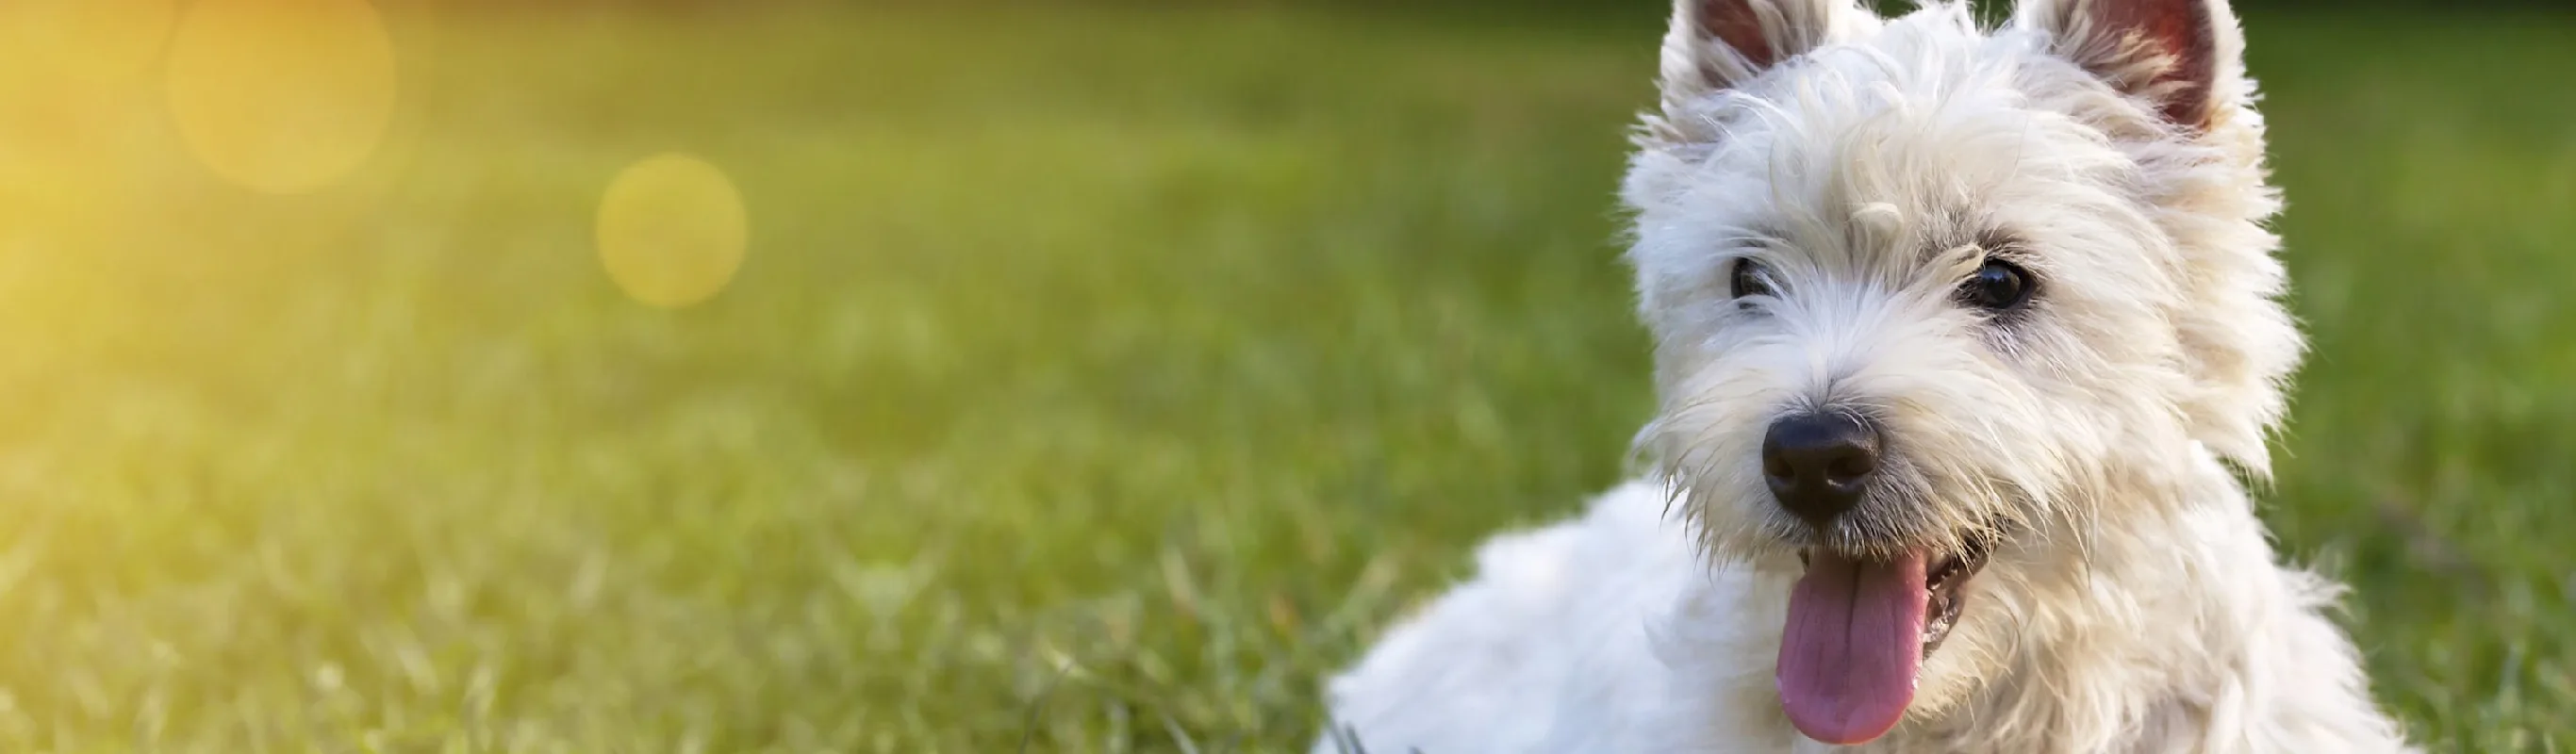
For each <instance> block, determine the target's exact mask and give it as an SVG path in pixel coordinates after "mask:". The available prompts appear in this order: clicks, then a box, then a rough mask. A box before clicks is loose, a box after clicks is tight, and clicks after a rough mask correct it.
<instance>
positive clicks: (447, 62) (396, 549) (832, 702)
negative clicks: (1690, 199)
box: [0, 6, 2576, 753]
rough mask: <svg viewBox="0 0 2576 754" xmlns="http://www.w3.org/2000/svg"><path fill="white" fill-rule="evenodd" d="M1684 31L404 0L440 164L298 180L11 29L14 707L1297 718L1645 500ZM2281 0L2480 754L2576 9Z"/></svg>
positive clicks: (2302, 259) (2318, 330)
mask: <svg viewBox="0 0 2576 754" xmlns="http://www.w3.org/2000/svg"><path fill="white" fill-rule="evenodd" d="M1631 15H1632V16H1633V17H1631V18H1627V19H1626V20H1622V21H1616V22H1606V21H1605V22H1598V23H1588V22H1587V23H1575V24H1566V23H1557V22H1554V21H1549V20H1544V19H1524V20H1513V19H1511V18H1508V17H1506V18H1493V17H1480V18H1478V19H1477V20H1475V21H1474V22H1472V23H1459V22H1453V21H1447V20H1443V19H1440V18H1436V17H1431V16H1417V15H1408V16H1366V15H1352V14H1344V15H1333V14H1326V13H1320V12H1287V11H1250V10H1231V11H1216V10H1209V11H1191V12H1172V11H1143V10H1129V11H1110V10H1097V11H1065V10H1032V9H1021V10H1015V11H1010V12H1007V13H1004V12H986V13H974V12H966V11H944V12H936V13H931V12H892V11H873V12H870V11H776V12H750V13H735V14H731V15H719V14H697V15H691V16H685V17H684V16H681V15H677V14H673V15H662V16H654V15H639V14H632V13H625V14H619V13H600V12H591V13H580V14H575V13H571V12H562V13H554V14H537V13H524V14H517V15H498V14H495V15H474V14H460V13H450V14H446V15H439V16H432V15H430V14H427V13H424V12H421V11H420V10H418V8H417V7H416V6H395V7H393V9H392V10H390V11H389V12H388V13H387V14H386V16H385V18H386V19H387V20H388V22H389V24H390V28H391V29H392V35H393V39H394V42H395V45H394V49H395V50H396V51H397V53H398V55H399V57H398V60H399V61H400V68H399V70H400V72H401V78H400V81H401V90H400V92H401V93H400V97H399V98H398V99H397V100H396V102H397V105H396V107H395V110H394V115H393V121H392V123H393V125H392V128H391V131H390V135H389V137H388V139H387V141H386V142H385V144H384V146H383V147H382V148H381V149H379V150H378V151H377V152H376V153H375V154H374V157H373V159H372V160H371V161H369V162H367V163H366V164H365V166H364V167H363V168H361V169H360V170H359V172H357V173H356V174H355V175H353V176H351V177H350V178H349V179H348V180H346V181H344V182H341V183H339V184H336V185H334V186H332V187H330V188H327V189H324V190H321V191H318V192H314V193H308V194H301V195H285V196H279V195H268V194H261V193H257V192H252V191H246V190H243V189H240V188H236V187H234V186H232V185H230V184H228V183H226V182H224V181H222V180H220V179H219V178H217V177H215V175H214V174H212V173H209V172H208V171H207V170H205V169H203V168H200V167H198V166H197V164H196V162H195V161H193V160H191V159H190V154H189V152H188V151H187V149H186V148H185V146H184V145H183V144H181V143H180V141H179V139H178V138H177V137H175V136H174V135H173V133H172V129H171V127H170V125H169V124H168V123H167V122H166V121H167V120H168V118H167V117H165V116H164V115H163V114H162V107H163V106H162V104H161V103H162V99H161V97H160V95H159V94H158V91H159V90H158V89H157V88H156V87H158V84H157V83H155V81H154V79H153V78H152V76H151V75H150V74H149V73H148V71H147V72H146V73H138V74H132V75H130V76H127V77H125V78H115V77H109V78H107V79H103V80H102V81H99V82H93V81H82V82H65V81H59V80H50V79H47V78H46V75H47V74H46V73H45V72H46V71H48V70H51V69H29V68H25V67H13V68H12V69H11V70H12V71H13V72H12V73H9V74H7V77H5V78H0V82H6V83H7V85H8V86H11V87H15V88H13V89H8V90H6V91H7V92H9V93H10V94H9V96H10V97H12V98H14V100H15V101H17V102H20V103H33V106H31V107H30V108H22V109H20V110H18V111H15V112H13V113H12V114H11V115H10V116H9V118H10V119H9V120H5V121H0V139H5V141H0V157H5V158H6V160H5V161H0V200H5V203H0V221H5V222H0V271H5V274H0V344H5V345H0V395H7V396H9V397H10V400H9V401H8V404H9V408H8V409H7V410H6V411H0V749H5V750H7V751H51V752H65V753H68V752H104V751H167V752H266V751H328V752H355V751H380V752H485V751H491V752H501V751H510V752H521V751H525V752H666V751H682V752H824V751H836V752H906V753H909V752H1007V751H1050V752H1051V751H1069V752H1083V751H1101V752H1121V751H1198V752H1216V751H1286V750H1290V749H1292V748H1294V747H1297V746H1299V745H1301V744H1302V743H1303V741H1304V740H1305V739H1306V737H1307V736H1309V735H1310V734H1311V731H1312V729H1313V726H1314V725H1315V724H1316V723H1317V709H1316V708H1315V702H1314V700H1315V685H1316V681H1317V679H1318V676H1319V674H1321V673H1323V672H1324V671H1326V670H1328V669H1330V668H1332V667H1335V666H1337V665H1339V664H1340V663H1342V662H1344V661H1346V660H1348V659H1349V658H1351V657H1352V656H1353V654H1354V653H1355V652H1357V651H1358V649H1359V648H1360V647H1361V646H1363V643H1364V642H1365V641H1366V640H1367V639H1368V638H1369V637H1370V636H1371V635H1372V634H1373V632H1374V631H1375V630H1377V629H1378V628H1379V627H1382V626H1383V625H1384V624H1385V623H1386V621H1388V620H1389V619H1391V618H1392V617H1394V616H1397V615H1398V614H1400V613H1401V611H1403V610H1404V609H1405V608H1406V607H1407V606H1408V605H1409V604H1412V603H1413V602H1414V601H1416V600H1418V599H1420V598H1422V597H1423V596H1425V595H1426V594H1428V593H1430V591H1431V590H1433V589H1436V588H1438V587H1439V586H1440V585H1441V584H1442V583H1444V582H1445V581H1446V580H1448V579H1452V578H1455V577H1457V576H1459V575H1461V574H1462V572H1463V568H1464V566H1465V557H1464V556H1465V553H1466V551H1467V548H1469V547H1470V546H1472V544H1473V543H1474V542H1475V541H1477V540H1478V539H1479V538H1480V537H1482V536H1484V535H1485V534H1487V533H1489V532H1491V531H1493V530H1495V529H1497V528H1499V527H1505V526H1512V525H1520V524H1529V523H1536V522H1540V521H1544V520H1547V519H1548V518H1550V517H1553V516H1557V515H1561V514H1563V513H1566V512H1568V511H1570V510H1571V509H1573V508H1574V506H1576V505H1578V504H1579V503H1580V501H1581V500H1582V498H1583V497H1584V496H1585V495H1587V494H1588V493H1590V492H1592V491H1596V490H1598V489H1601V488H1603V487H1605V486H1607V485H1609V484H1610V483H1612V482H1613V481H1615V480H1616V479H1618V478H1619V475H1620V473H1621V471H1622V467H1621V462H1622V456H1623V452H1624V449H1625V443H1626V441H1627V439H1628V437H1629V436H1630V434H1631V432H1632V430H1633V429H1634V427H1635V426H1636V425H1637V424H1638V423H1639V422H1640V421H1641V420H1643V419H1644V418H1645V416H1646V412H1647V410H1648V407H1649V396H1648V393H1647V383H1646V375H1645V365H1646V343H1645V340H1644V338H1643V337H1642V335H1641V334H1640V333H1639V332H1638V331H1637V330H1636V329H1635V327H1634V326H1633V325H1632V324H1631V321H1630V319H1629V315H1628V313H1627V294H1626V278H1625V272H1624V271H1623V270H1622V269H1621V268H1620V266H1619V265H1618V263H1617V259H1616V249H1615V248H1614V247H1613V246H1612V245H1611V243H1610V241H1609V239H1610V238H1611V237H1612V235H1613V232H1614V225H1613V223H1614V217H1613V216H1612V214H1611V206H1610V201H1609V195H1610V191H1611V189H1612V186H1613V184H1614V181H1615V178H1616V175H1617V169H1618V162H1619V159H1620V154H1621V151H1622V148H1623V143H1622V139H1623V133H1622V129H1623V127H1624V125H1625V123H1626V120H1627V118H1628V116H1629V114H1630V113H1632V112H1634V111H1635V110H1636V109H1638V108H1639V107H1640V106H1642V105H1643V104H1644V103H1646V102H1647V101H1648V100H1649V99H1650V92H1648V91H1647V89H1646V82H1647V79H1648V76H1649V70H1650V68H1651V54H1652V51H1651V49H1650V47H1649V44H1650V42H1651V41H1652V39H1653V35H1654V33H1655V30H1654V29H1653V28H1652V24H1653V19H1654V16H1655V15H1656V14H1655V13H1654V12H1652V9H1649V10H1648V11H1641V12H1639V13H1637V14H1631ZM1632 21H1633V23H1631V22H1632ZM2249 26H2250V29H2251V34H2252V38H2253V49H2254V59H2253V61H2252V65H2253V68H2254V70H2255V72H2256V74H2257V75H2258V76H2261V77H2263V78H2264V79H2265V81H2266V82H2267V84H2268V87H2269V91H2270V99H2269V108H2270V113H2271V116H2272V119H2273V124H2274V134H2275V140H2276V147H2277V148H2276V155H2277V163H2278V168H2279V178H2280V182H2281V183H2282V184H2283V185H2285V186H2286V187H2287V190H2288V192H2289V196H2290V197H2291V202H2292V209H2291V211H2290V213H2289V214H2288V216H2287V217H2286V218H2285V219H2284V220H2283V222H2282V223H2281V226H2280V227H2281V229H2282V230H2283V232H2284V233H2285V234H2286V235H2287V237H2288V239H2289V254H2290V260H2291V263H2292V266H2293V268H2294V270H2295V274H2296V276H2297V279H2298V281H2299V295H2298V298H2297V308H2298V310H2299V312H2300V313H2301V315H2302V316H2303V317H2304V318H2305V320H2306V321H2307V322H2308V323H2309V325H2310V328H2311V330H2312V332H2313V334H2314V336H2315V346H2316V348H2315V351H2316V356H2315V358H2314V359H2313V361H2312V364H2311V366H2310V367H2309V368H2308V369H2307V371H2306V372H2305V375H2304V379H2303V387H2302V388H2301V390H2300V393H2299V398H2298V402H2297V408H2296V417H2297V418H2296V421H2295V424H2294V426H2293V427H2292V431H2291V433H2290V435H2289V436H2288V437H2287V438H2286V439H2285V441H2284V443H2283V445H2282V448H2281V451H2282V452H2281V454H2280V462H2279V465H2280V480H2279V484H2278V487H2277V490H2275V491H2274V493H2273V494H2271V495H2269V496H2268V500H2267V503H2266V512H2267V517H2268V519H2269V520H2270V521H2271V522H2273V524H2274V525H2275V526H2276V528H2277V531H2278V532H2279V535H2280V539H2281V541H2282V543H2283V545H2284V546H2285V547H2286V548H2287V549H2288V550H2289V551H2291V552H2293V553H2296V554H2297V555H2299V556H2301V557H2303V558H2307V559H2310V560H2314V561H2317V562H2321V563H2323V564H2324V565H2325V566H2326V567H2327V568H2329V569H2330V570H2331V571H2332V572H2334V573H2336V574H2338V575H2340V576H2342V577H2344V578H2347V579H2349V580H2350V581H2352V582H2353V584H2354V585H2355V586H2356V589H2355V591H2354V593H2353V595H2352V597H2351V599H2350V605H2351V609H2350V619H2351V624H2352V625H2353V626H2355V631H2356V633H2357V634H2358V636H2359V638H2360V640H2361V642H2362V643H2363V644H2364V645H2365V646H2366V647H2367V650H2368V653H2369V657H2370V664H2371V669H2372V670H2373V672H2374V673H2375V675H2376V678H2377V684H2378V691H2379V695H2380V697H2381V698H2382V699H2384V700H2385V701H2386V702H2387V703H2389V704H2390V705H2392V706H2393V707H2394V709H2396V710H2398V711H2399V712H2401V713H2402V714H2403V716H2404V717H2405V718H2406V719H2407V720H2408V721H2409V723H2410V725H2411V727H2412V729H2413V730H2414V731H2415V732H2416V733H2417V735H2418V736H2419V737H2420V738H2421V739H2423V740H2424V741H2426V742H2427V743H2429V744H2431V745H2432V748H2434V749H2435V750H2440V751H2451V750H2459V751H2545V750H2552V749H2564V748H2567V747H2570V746H2576V702H2571V699H2576V636H2571V634H2576V608H2571V606H2570V605H2571V602H2576V549H2571V547H2570V546H2569V545H2568V542H2569V541H2570V540H2571V535H2576V467H2571V466H2570V463H2571V459H2576V431H2571V429H2570V428H2571V427H2576V390H2571V389H2570V388H2569V386H2570V385H2571V384H2576V343H2571V341H2570V340H2569V338H2570V334H2571V333H2576V304H2571V303H2570V301H2569V297H2568V296H2567V295H2566V292H2567V291H2568V290H2569V286H2570V285H2576V240H2571V239H2576V211H2571V210H2576V125H2571V124H2576V96H2571V95H2569V94H2566V93H2564V92H2562V91H2554V90H2553V89H2552V88H2551V87H2553V86H2556V84H2551V83H2549V82H2558V83H2563V80H2564V79H2565V78H2566V76H2565V74H2566V73H2567V72H2570V71H2576V17H2571V16H2564V15H2562V16H2555V17H2552V16H2539V15H2526V16H2514V17H2493V18H2482V19H2468V20H2456V19H2455V20H2447V21H2432V20H2428V19H2423V18H2413V17H2398V16H2384V17H2371V16H2358V15H2353V16H2326V15H2318V16H2257V17H2254V18H2252V19H2251V20H2250V21H2249ZM2562 88H2563V87H2562ZM39 96H42V97H45V98H47V99H41V100H40V99H35V98H37V97H39ZM670 150H680V151H687V152H691V153H694V154H697V155H699V156H701V157H703V158H705V159H706V160H707V161H708V162H710V163H712V164H714V165H717V166H720V167H721V168H722V169H724V170H725V171H726V172H727V173H728V174H729V175H730V176H731V179H732V181H733V182H734V183H735V185H737V186H738V187H739V189H740V192H741V195H742V197H743V203H744V206H745V208H746V209H747V212H748V217H749V222H750V238H751V243H750V251H749V256H748V259H747V261H746V262H745V263H744V265H743V267H742V270H741V272H740V274H739V275H738V276H737V277H736V278H734V279H733V280H732V283H731V285H730V286H729V287H728V288H727V289H726V290H725V291H724V292H723V293H722V294H720V295H719V296H717V297H716V298H714V299H712V300H709V301H707V302H705V303H702V304H699V305H696V306H693V307H688V308H683V309H678V310H663V309H656V308H652V307H648V306H644V305H642V304H639V303H636V302H635V301H633V300H631V299H629V298H628V297H626V296H624V295H622V294H621V293H620V292H619V289H618V288H617V287H616V286H615V285H613V284H612V283H611V282H610V279H609V277H608V276H607V275H606V274H604V273H603V272H602V270H601V268H600V264H599V262H598V261H597V259H598V258H597V256H596V255H595V254H594V251H593V247H592V220H593V212H594V208H595V204H596V203H597V202H598V201H599V197H600V196H601V192H602V190H603V189H604V187H605V185H606V183H607V182H608V181H609V179H610V178H611V177H612V176H614V175H615V174H617V172H618V171H619V170H620V169H621V168H622V167H624V166H626V165H628V164H630V163H632V162H634V161H636V160H640V159H643V158H645V157H648V156H650V155H653V154H656V153H660V152H664V151H670Z"/></svg>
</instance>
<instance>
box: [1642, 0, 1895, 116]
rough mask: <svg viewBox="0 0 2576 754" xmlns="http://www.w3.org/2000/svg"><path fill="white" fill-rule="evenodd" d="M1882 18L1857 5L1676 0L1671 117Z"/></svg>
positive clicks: (1666, 66) (1833, 0) (1666, 92)
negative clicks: (1692, 103) (1695, 101)
mask: <svg viewBox="0 0 2576 754" xmlns="http://www.w3.org/2000/svg"><path fill="white" fill-rule="evenodd" d="M1877 20H1878V17H1877V16H1875V15H1872V14H1870V12H1869V11H1866V10H1862V9H1861V8H1860V6H1858V5H1856V4H1854V3H1853V0H1677V1H1676V2H1674V3H1673V26H1672V29H1671V30H1670V31H1668V32H1665V34H1664V59H1663V71H1662V72H1663V100H1664V103H1663V104H1664V112H1665V113H1666V114H1667V115H1673V116H1678V115H1679V114H1680V109H1681V106H1682V105H1683V104H1685V103H1687V102H1689V101H1691V100H1693V99H1697V98H1700V97H1703V96H1706V95H1708V94H1710V93H1712V92H1716V91H1719V90H1723V89H1729V88H1733V87H1735V86H1738V85H1741V84H1743V83H1744V82H1745V81H1747V80H1750V79H1752V78H1753V77H1755V76H1759V75H1761V74H1762V72H1763V71H1764V70H1766V69H1769V68H1770V67H1771V66H1774V65H1778V64H1780V62H1781V61H1784V60H1788V59H1790V58H1793V57H1797V56H1798V55H1801V54H1804V53H1806V52H1808V51H1810V50H1814V49H1816V47H1818V46H1820V45H1823V44H1824V43H1825V42H1827V41H1828V40H1831V39H1833V38H1835V37H1836V36H1838V35H1839V34H1840V33H1843V32H1844V31H1845V30H1847V29H1849V28H1850V27H1851V26H1852V25H1854V24H1859V23H1869V22H1875V21H1877Z"/></svg>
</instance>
